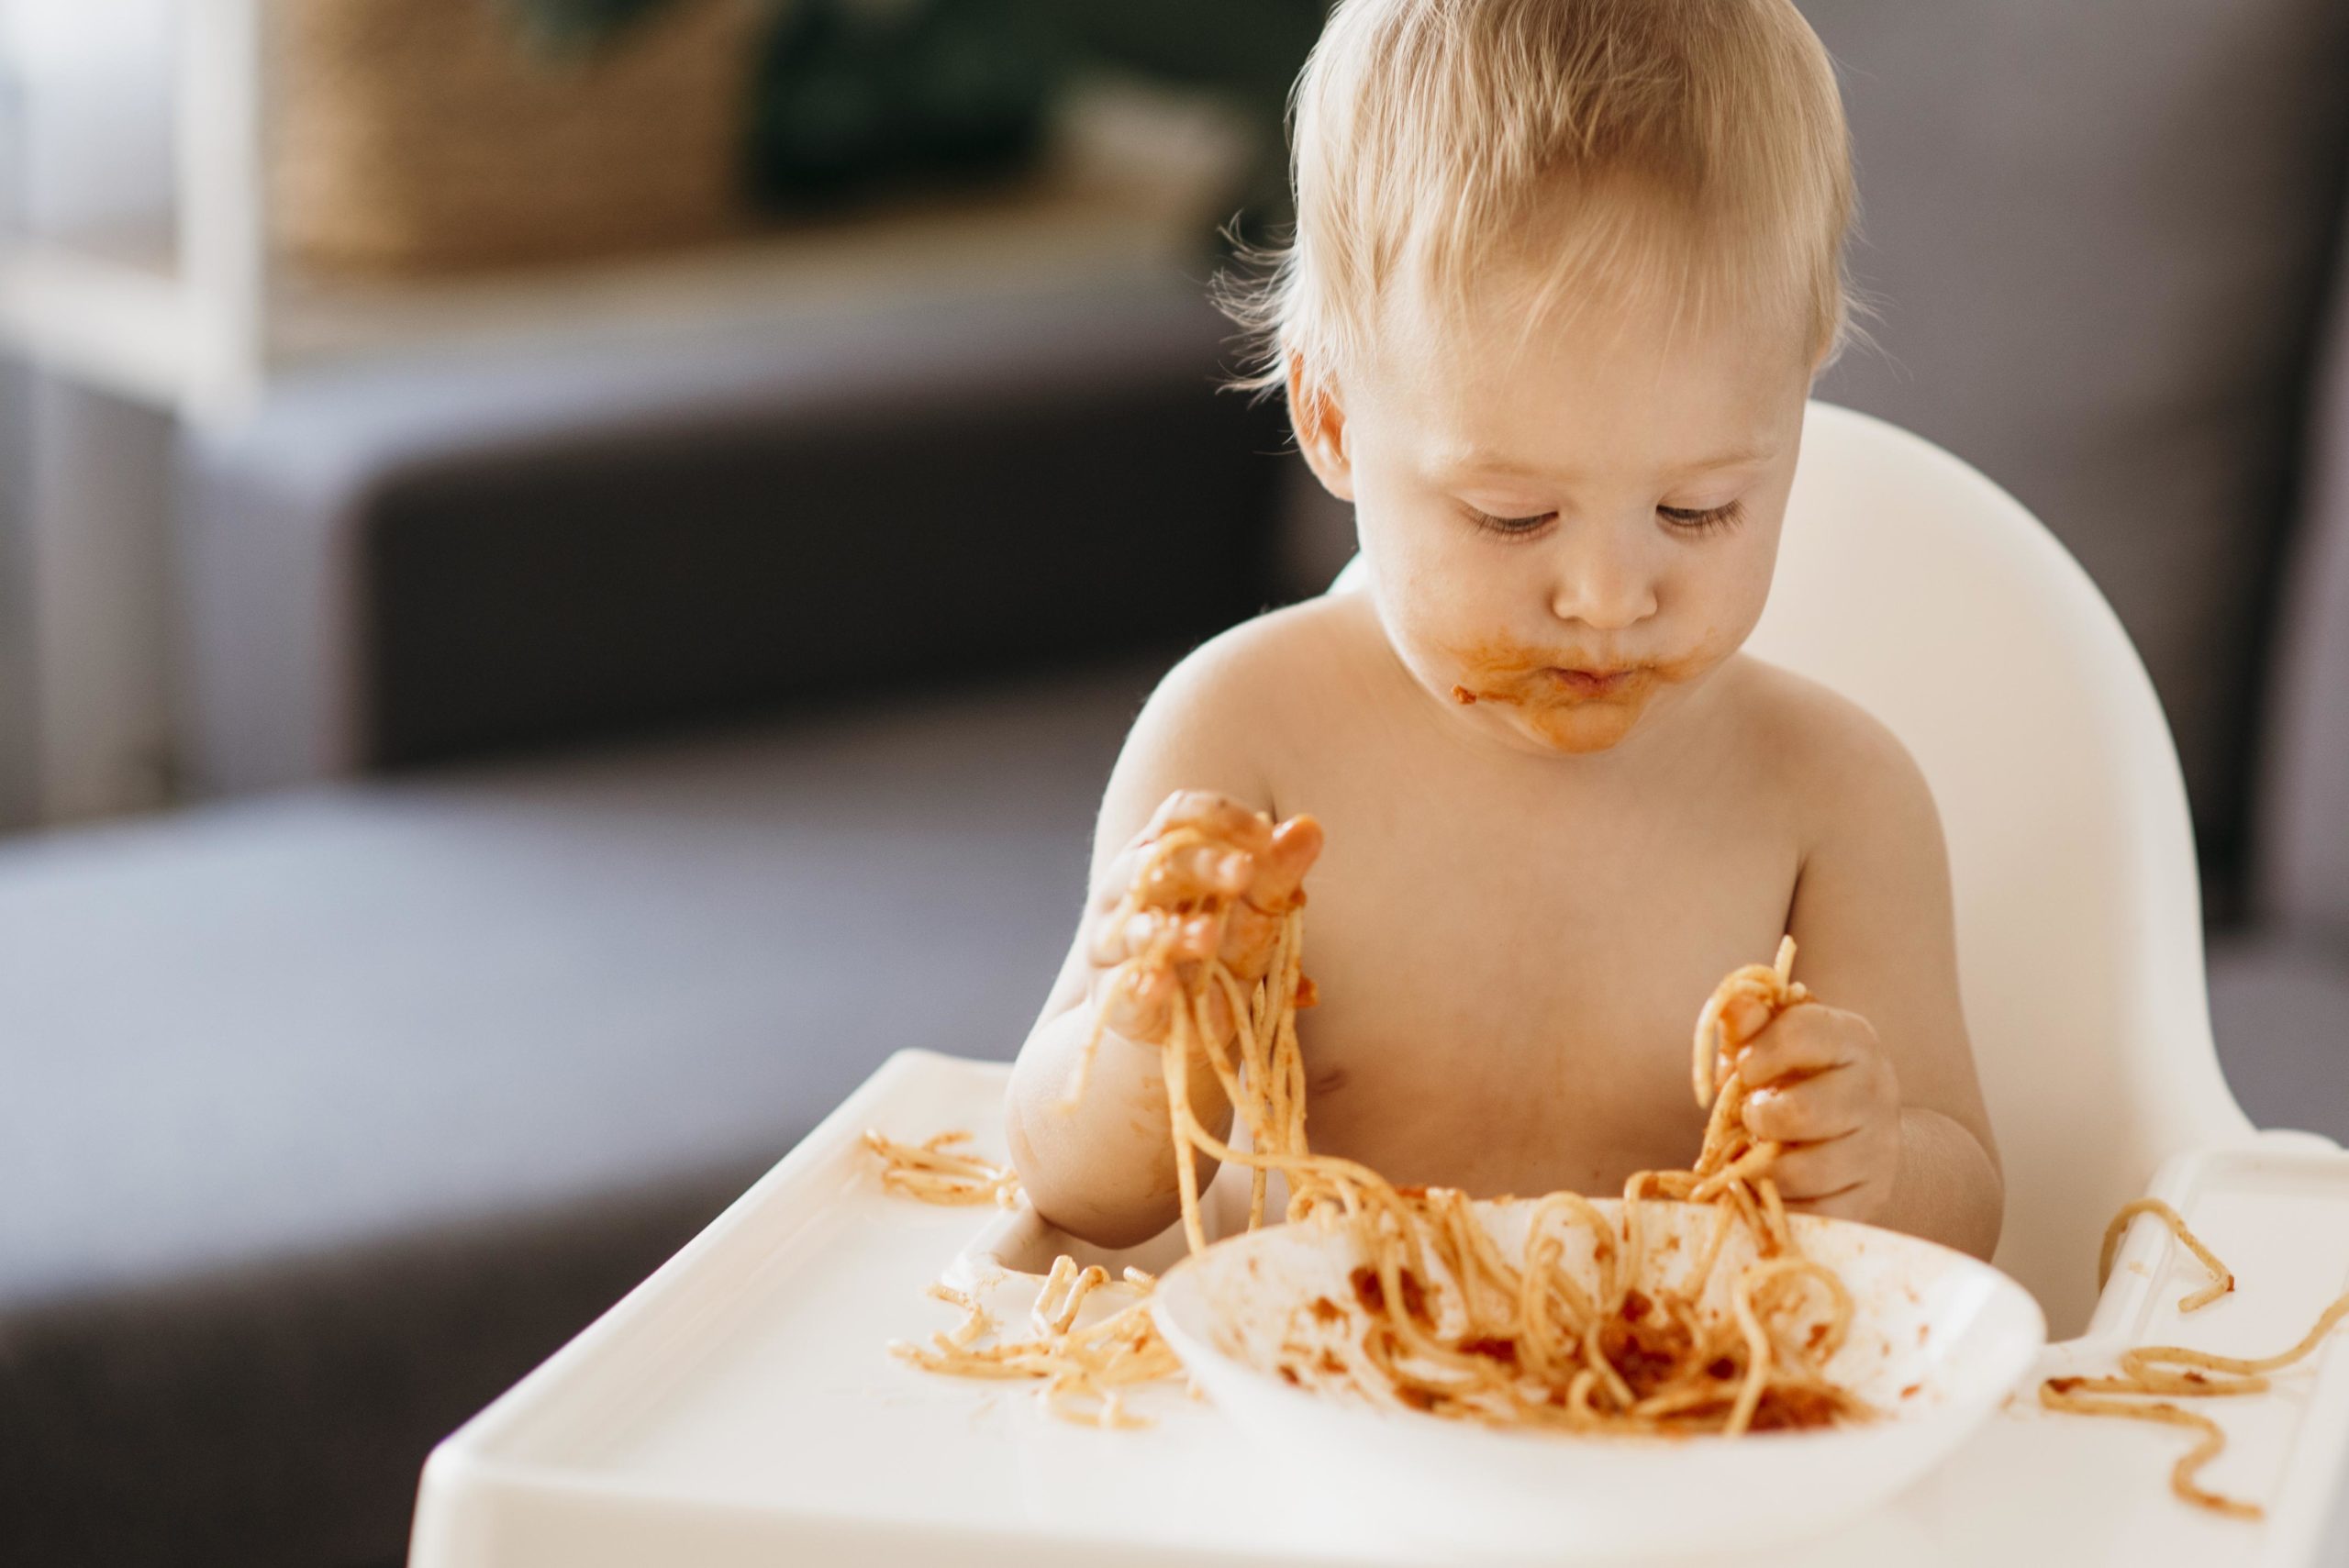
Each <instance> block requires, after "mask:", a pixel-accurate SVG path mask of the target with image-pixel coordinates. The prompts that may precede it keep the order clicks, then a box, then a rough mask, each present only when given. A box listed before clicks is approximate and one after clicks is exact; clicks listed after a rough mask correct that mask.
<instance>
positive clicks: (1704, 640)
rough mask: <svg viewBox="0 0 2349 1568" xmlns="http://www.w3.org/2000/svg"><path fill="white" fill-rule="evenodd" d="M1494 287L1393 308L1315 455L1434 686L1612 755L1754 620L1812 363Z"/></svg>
mask: <svg viewBox="0 0 2349 1568" xmlns="http://www.w3.org/2000/svg"><path fill="white" fill-rule="evenodd" d="M1486 297H1487V298H1488V299H1489V300H1490V301H1491V302H1492V303H1491V304H1490V305H1489V306H1486V307H1484V308H1482V309H1480V310H1479V311H1477V312H1476V313H1475V314H1473V315H1472V316H1471V317H1470V318H1469V319H1467V320H1466V321H1464V322H1457V321H1454V322H1446V321H1443V320H1442V319H1441V318H1440V317H1439V316H1438V315H1437V313H1436V312H1435V311H1434V310H1432V309H1431V308H1429V307H1427V306H1425V305H1424V303H1423V302H1421V301H1419V300H1417V299H1414V298H1410V297H1403V298H1399V299H1397V300H1396V301H1395V302H1394V303H1393V304H1392V305H1391V306H1390V307H1389V309H1388V310H1387V312H1386V317H1385V318H1384V322H1383V327H1382V333H1381V338H1382V340H1381V343H1380V345H1379V353H1378V355H1377V357H1376V359H1375V361H1374V362H1373V363H1371V364H1369V365H1367V366H1365V367H1364V369H1363V371H1362V372H1361V373H1358V374H1355V375H1353V376H1350V377H1348V378H1347V379H1346V380H1345V381H1344V382H1343V384H1341V386H1340V387H1339V389H1338V392H1337V401H1338V405H1339V406H1338V409H1337V411H1336V414H1337V417H1336V418H1335V420H1334V421H1333V423H1334V424H1335V425H1336V433H1335V437H1334V439H1323V440H1321V441H1319V442H1318V443H1317V442H1314V441H1312V440H1311V439H1308V450H1311V449H1313V448H1314V447H1316V446H1317V445H1318V446H1319V450H1314V451H1312V455H1313V456H1314V457H1315V458H1316V466H1317V467H1318V468H1319V469H1320V470H1321V471H1322V474H1323V478H1324V479H1325V480H1326V481H1328V482H1330V484H1331V486H1332V488H1334V489H1337V490H1338V491H1339V492H1340V494H1341V495H1350V496H1351V498H1352V499H1353V502H1354V504H1355V509H1356V517H1357V523H1358V527H1359V528H1360V530H1361V536H1362V548H1363V554H1364V560H1365V562H1366V564H1367V568H1368V572H1369V575H1370V592H1371V594H1372V595H1373V598H1374V601H1375V605H1376V606H1377V609H1378V613H1379V617H1380V618H1381V620H1382V621H1383V622H1384V624H1385V627H1386V632H1387V635H1388V637H1389V639H1391V640H1392V642H1393V643H1394V646H1395V648H1396V651H1397V652H1398V653H1399V654H1400V655H1401V657H1402V660H1403V662H1404V664H1405V665H1406V666H1407V667H1408V669H1409V670H1410V672H1411V673H1412V675H1413V676H1414V677H1415V678H1416V679H1417V680H1418V682H1419V684H1421V685H1422V686H1424V687H1425V688H1426V689H1427V691H1428V693H1429V694H1430V695H1431V697H1433V698H1434V699H1435V700H1437V701H1438V702H1440V703H1442V704H1443V705H1444V706H1446V708H1447V709H1448V711H1450V712H1451V713H1452V714H1453V715H1454V716H1455V717H1456V718H1457V720H1458V722H1461V723H1463V724H1467V725H1472V726H1475V727H1478V728H1482V729H1483V730H1485V731H1486V732H1487V733H1489V734H1491V735H1493V736H1495V737H1497V738H1501V739H1505V740H1509V741H1511V742H1513V743H1515V744H1517V745H1520V746H1523V747H1531V748H1534V749H1538V750H1540V751H1546V752H1552V753H1557V752H1573V753H1581V752H1592V751H1606V750H1608V749H1609V748H1611V747H1614V746H1616V745H1618V744H1620V743H1621V742H1622V741H1624V740H1626V739H1627V738H1629V737H1630V736H1631V735H1632V733H1633V732H1634V731H1635V730H1637V731H1640V732H1641V733H1642V734H1646V733H1652V732H1655V731H1658V730H1660V729H1661V728H1664V726H1666V725H1667V724H1668V723H1669V721H1670V716H1671V714H1672V713H1673V712H1674V711H1675V709H1677V708H1678V707H1679V706H1682V705H1683V704H1685V703H1686V702H1687V700H1688V698H1689V696H1690V695H1692V694H1693V693H1695V692H1696V691H1697V690H1698V689H1699V688H1700V686H1701V685H1702V684H1703V682H1704V680H1705V677H1706V676H1707V675H1708V674H1709V673H1711V672H1712V671H1713V670H1715V669H1717V668H1718V667H1719V666H1720V664H1721V662H1723V661H1724V660H1726V659H1728V658H1729V657H1730V655H1731V654H1732V653H1734V652H1735V651H1737V649H1738V647H1739V645H1741V644H1742V642H1744V640H1745V639H1746V636H1747V634H1748V633H1749V632H1751V631H1752V630H1753V625H1754V622H1755V621H1756V620H1758V619H1759V618H1760V617H1761V614H1762V606H1763V602H1764V601H1765V598H1767V596H1768V595H1769V591H1770V574H1771V570H1772V568H1773V565H1774V564H1775V562H1776V557H1777V547H1778V530H1779V526H1780V524H1781V522H1782V520H1783V518H1784V516H1785V512H1786V504H1787V491H1788V489H1789V488H1790V486H1791V485H1792V484H1793V481H1794V473H1795V463H1796V459H1797V456H1798V451H1799V447H1800V441H1801V434H1802V417H1803V406H1804V402H1805V400H1806V398H1807V397H1808V395H1809V387H1810V376H1811V370H1812V366H1811V363H1810V361H1809V359H1808V358H1807V357H1806V356H1804V355H1802V354H1801V353H1799V352H1798V351H1797V350H1796V345H1795V344H1794V343H1793V342H1792V341H1791V340H1790V339H1789V338H1788V336H1787V335H1785V334H1765V333H1753V332H1738V331H1735V330H1720V329H1707V330H1698V329H1697V328H1694V327H1693V326H1692V324H1691V323H1690V322H1688V321H1687V320H1685V319H1684V320H1683V321H1682V322H1681V323H1680V324H1679V328H1678V329H1677V331H1676V332H1675V333H1674V334H1673V335H1672V336H1671V338H1670V339H1669V342H1668V343H1667V339H1666V335H1665V325H1666V323H1665V321H1664V317H1663V313H1662V312H1661V311H1656V312H1644V311H1642V312H1633V313H1631V314H1629V315H1626V314H1622V313H1619V312H1608V313H1601V312H1598V311H1592V312H1590V313H1588V314H1587V315H1586V317H1585V319H1584V321H1582V322H1581V323H1573V322H1562V323H1559V324H1556V325H1546V324H1537V325H1535V326H1532V327H1531V328H1529V327H1528V325H1527V322H1528V313H1527V312H1526V311H1525V310H1524V309H1523V308H1521V306H1520V303H1519V298H1518V296H1516V295H1514V292H1513V291H1509V290H1494V291H1492V292H1491V293H1490V294H1488V295H1487V296H1486ZM1340 449H1342V450H1340Z"/></svg>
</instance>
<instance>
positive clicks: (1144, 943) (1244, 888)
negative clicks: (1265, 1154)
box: [1085, 790, 1321, 1045]
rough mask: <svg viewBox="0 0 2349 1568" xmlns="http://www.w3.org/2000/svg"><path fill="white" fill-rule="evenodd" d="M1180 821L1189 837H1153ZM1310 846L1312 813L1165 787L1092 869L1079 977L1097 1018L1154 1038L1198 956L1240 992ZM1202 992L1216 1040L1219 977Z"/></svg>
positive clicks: (1222, 1009) (1286, 907)
mask: <svg viewBox="0 0 2349 1568" xmlns="http://www.w3.org/2000/svg"><path fill="white" fill-rule="evenodd" d="M1186 829H1188V830H1191V832H1196V833H1197V835H1198V837H1199V840H1200V841H1198V842H1196V843H1191V844H1187V845H1186V846H1184V847H1182V848H1179V849H1175V850H1173V851H1166V850H1164V849H1163V841H1164V840H1166V839H1168V838H1169V837H1173V836H1176V835H1178V834H1179V835H1181V836H1183V837H1189V836H1191V832H1186V831H1185V830H1186ZM1320 853H1321V825H1320V824H1319V822H1317V821H1315V820H1314V819H1313V818H1312V817H1290V818H1289V819H1288V820H1287V821H1286V822H1284V823H1282V824H1280V825H1279V826H1278V827H1277V828H1276V827H1275V826H1274V825H1273V820H1272V818H1271V817H1267V816H1266V815H1264V813H1263V812H1261V811H1251V810H1250V809H1248V808H1247V807H1246V806H1241V804H1239V803H1238V802H1237V801H1234V800H1232V799H1230V798H1229V797H1228V796H1225V795H1216V794H1212V793H1210V792H1208V791H1204V790H1183V791H1178V792H1177V793H1175V794H1174V795H1169V796H1167V798H1166V801H1165V803H1164V804H1163V805H1162V806H1160V807H1159V808H1158V811H1157V813H1156V814H1155V815H1154V816H1152V817H1151V819H1150V825H1149V826H1148V827H1146V828H1143V829H1142V830H1141V834H1140V835H1139V836H1137V837H1136V838H1135V839H1134V840H1133V842H1131V843H1130V844H1128V845H1127V846H1126V847H1125V848H1124V849H1123V850H1121V851H1119V853H1118V856H1117V858H1116V859H1115V860H1113V861H1111V862H1109V864H1108V867H1107V868H1106V869H1105V870H1104V872H1103V873H1102V876H1101V881H1100V884H1099V885H1098V886H1097V887H1096V888H1095V889H1094V892H1093V902H1092V906H1091V907H1090V908H1089V909H1088V910H1087V911H1086V913H1085V927H1086V929H1085V952H1086V954H1087V956H1088V957H1089V958H1090V959H1091V960H1092V963H1093V979H1092V984H1091V987H1090V989H1091V993H1092V996H1093V1000H1094V1005H1095V1006H1097V1007H1099V1008H1100V1009H1101V1021H1102V1023H1103V1024H1104V1025H1106V1026H1107V1027H1108V1029H1110V1030H1111V1031H1112V1032H1113V1033H1116V1034H1119V1035H1121V1036H1123V1037H1124V1038H1126V1039H1128V1040H1136V1041H1140V1042H1142V1043H1144V1044H1156V1043H1158V1042H1160V1041H1162V1040H1164V1039H1165V1037H1166V1033H1167V1030H1168V1029H1169V1028H1170V1027H1171V1026H1172V1024H1173V1021H1174V1016H1175V1001H1176V999H1177V998H1178V997H1180V996H1181V995H1183V993H1184V991H1185V989H1186V986H1187V985H1188V984H1189V983H1190V982H1191V981H1193V980H1194V979H1196V977H1197V973H1198V969H1199V965H1200V964H1201V963H1202V962H1205V961H1206V960H1207V959H1208V958H1210V957H1217V958H1220V959H1221V960H1222V961H1223V963H1224V965H1225V966H1226V967H1227V968H1229V969H1230V971H1231V973H1232V974H1233V976H1234V977H1235V978H1236V979H1238V980H1239V982H1240V984H1241V989H1242V991H1243V992H1244V991H1245V990H1246V989H1247V988H1248V987H1250V986H1252V985H1253V984H1255V983H1256V981H1257V980H1258V979H1260V978H1261V977H1262V976H1263V975H1264V972H1265V970H1266V969H1267V968H1269V967H1270V966H1271V963H1272V959H1273V947H1274V943H1275V940H1276V939H1277V938H1278V936H1279V934H1280V928H1281V922H1282V921H1283V920H1284V919H1285V918H1286V917H1287V915H1288V912H1289V911H1290V910H1291V909H1293V908H1295V907H1296V906H1297V905H1298V904H1300V903H1302V902H1303V901H1304V898H1305V895H1304V892H1303V889H1302V884H1303V883H1304V880H1305V873H1306V872H1307V871H1308V869H1309V868H1310V867H1311V866H1312V864H1313V862H1314V861H1315V859H1316V858H1317V857H1319V854H1320ZM1134 960H1139V961H1141V962H1130V961H1134ZM1304 999H1305V998H1300V1000H1304ZM1208 1010H1209V1018H1208V1028H1209V1029H1210V1030H1211V1031H1212V1032H1213V1033H1214V1035H1215V1037H1216V1043H1217V1044H1219V1045H1220V1044H1221V1043H1222V1042H1223V1040H1226V1039H1228V1038H1229V1037H1230V1032H1231V1029H1232V1028H1233V1024H1234V1020H1233V1018H1232V1017H1231V1013H1230V1005H1229V1003H1228V1001H1227V1000H1226V998H1225V997H1224V995H1223V993H1222V990H1221V988H1220V987H1211V988H1210V989H1209V991H1208Z"/></svg>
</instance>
